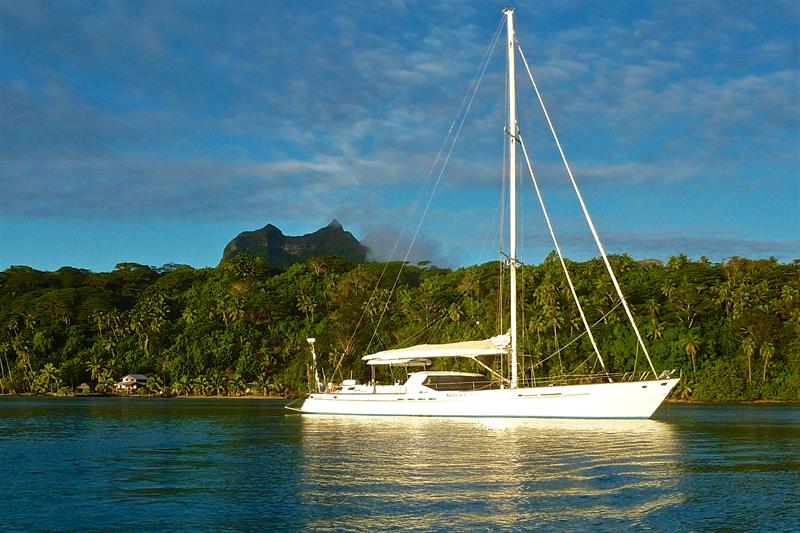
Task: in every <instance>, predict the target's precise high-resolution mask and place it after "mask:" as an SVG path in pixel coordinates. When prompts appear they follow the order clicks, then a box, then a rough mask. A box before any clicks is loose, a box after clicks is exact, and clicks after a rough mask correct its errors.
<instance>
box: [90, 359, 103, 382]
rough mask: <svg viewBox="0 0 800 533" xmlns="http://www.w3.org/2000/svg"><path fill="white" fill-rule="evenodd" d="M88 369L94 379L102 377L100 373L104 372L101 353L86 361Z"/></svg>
mask: <svg viewBox="0 0 800 533" xmlns="http://www.w3.org/2000/svg"><path fill="white" fill-rule="evenodd" d="M86 370H88V371H89V374H90V376H91V378H92V380H94V381H97V380H98V379H100V374H101V373H102V372H103V359H102V358H101V357H100V356H99V355H97V354H94V355H93V356H92V358H91V359H89V362H88V363H86Z"/></svg>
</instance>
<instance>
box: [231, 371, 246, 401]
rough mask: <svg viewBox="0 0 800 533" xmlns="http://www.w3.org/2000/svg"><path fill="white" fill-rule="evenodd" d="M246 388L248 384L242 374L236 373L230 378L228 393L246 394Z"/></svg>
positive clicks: (233, 394) (235, 394)
mask: <svg viewBox="0 0 800 533" xmlns="http://www.w3.org/2000/svg"><path fill="white" fill-rule="evenodd" d="M245 390H247V384H246V383H245V382H244V380H243V379H242V376H240V375H239V374H234V375H233V376H232V377H231V378H230V379H229V380H228V394H229V395H231V396H239V395H242V394H244V392H245Z"/></svg>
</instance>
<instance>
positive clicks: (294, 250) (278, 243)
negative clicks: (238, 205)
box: [222, 219, 369, 267]
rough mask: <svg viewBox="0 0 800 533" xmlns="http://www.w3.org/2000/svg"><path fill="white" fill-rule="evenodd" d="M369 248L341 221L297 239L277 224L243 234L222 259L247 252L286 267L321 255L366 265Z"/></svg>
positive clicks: (230, 243) (226, 250)
mask: <svg viewBox="0 0 800 533" xmlns="http://www.w3.org/2000/svg"><path fill="white" fill-rule="evenodd" d="M368 251H369V248H367V247H366V246H364V245H363V244H361V243H360V242H358V239H356V238H355V237H354V236H353V234H352V233H350V232H349V231H345V230H344V228H343V227H342V225H341V224H340V223H339V221H338V220H336V219H333V220H332V221H331V222H330V224H328V225H327V226H325V227H324V228H320V229H318V230H317V231H315V232H313V233H308V234H306V235H300V236H298V237H293V236H291V235H284V234H283V232H282V231H281V230H280V229H279V228H278V227H277V226H274V225H273V224H267V225H266V226H264V227H263V228H261V229H259V230H254V231H243V232H242V233H240V234H239V235H237V236H236V238H234V239H233V240H232V241H231V242H229V243H228V245H227V246H225V250H224V251H223V253H222V259H223V260H225V259H227V258H228V257H230V256H232V255H235V254H238V253H246V254H250V255H254V256H257V257H263V258H264V259H265V260H266V261H267V263H269V264H271V265H273V266H278V267H285V266H289V265H291V264H292V263H298V262H301V261H305V260H306V259H308V258H309V257H313V256H317V255H334V256H338V257H341V258H343V259H346V260H347V261H350V262H353V263H363V262H364V261H365V260H366V258H367V252H368Z"/></svg>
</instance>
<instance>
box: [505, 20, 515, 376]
mask: <svg viewBox="0 0 800 533" xmlns="http://www.w3.org/2000/svg"><path fill="white" fill-rule="evenodd" d="M503 13H504V14H505V16H506V29H507V35H508V43H507V48H508V127H507V129H506V132H507V134H508V190H509V206H508V209H509V212H510V213H509V215H510V216H509V235H508V238H509V241H511V242H510V245H511V250H510V256H509V258H508V262H509V265H510V267H511V287H510V292H511V388H512V389H515V388H517V385H518V383H517V381H518V380H517V96H516V95H517V90H516V85H515V83H514V80H515V78H514V10H513V9H512V8H510V7H507V8H505V9H504V10H503Z"/></svg>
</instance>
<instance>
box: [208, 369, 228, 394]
mask: <svg viewBox="0 0 800 533" xmlns="http://www.w3.org/2000/svg"><path fill="white" fill-rule="evenodd" d="M208 383H209V389H210V390H212V391H214V392H215V393H216V395H217V396H222V395H223V394H224V393H225V385H226V380H225V375H224V374H223V373H222V372H220V371H219V370H216V371H214V372H211V373H210V375H209V378H208Z"/></svg>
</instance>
